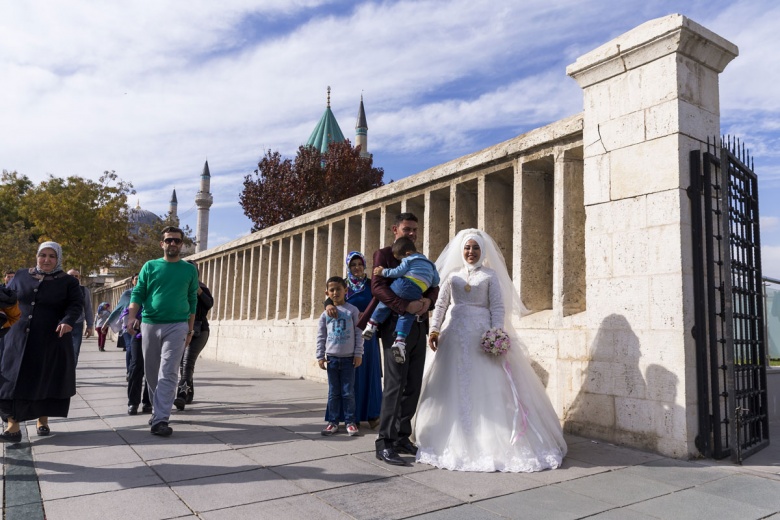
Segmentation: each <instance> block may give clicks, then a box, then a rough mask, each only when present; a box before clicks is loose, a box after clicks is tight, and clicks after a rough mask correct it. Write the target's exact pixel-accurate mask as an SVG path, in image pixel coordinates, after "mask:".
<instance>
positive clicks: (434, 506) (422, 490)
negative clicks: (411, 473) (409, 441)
mask: <svg viewBox="0 0 780 520" xmlns="http://www.w3.org/2000/svg"><path fill="white" fill-rule="evenodd" d="M316 496H317V497H318V498H319V499H320V500H322V501H324V502H326V503H328V504H330V505H331V506H333V507H334V508H336V509H338V510H339V511H343V512H345V513H347V514H348V515H350V516H351V517H353V518H362V519H371V520H379V519H385V518H387V519H392V518H409V517H413V516H415V515H420V514H423V513H428V512H430V511H437V510H439V509H443V508H447V507H452V506H455V505H458V504H461V503H462V501H460V500H458V499H456V498H453V497H451V496H449V495H446V494H444V493H441V492H439V491H436V490H433V489H430V488H426V487H424V486H420V485H419V484H417V483H416V482H413V481H411V480H409V479H407V478H404V477H390V478H385V479H381V480H375V481H372V482H365V483H362V484H358V485H354V486H349V487H345V488H339V489H331V490H328V491H322V492H320V493H317V494H316Z"/></svg>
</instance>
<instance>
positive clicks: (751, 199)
mask: <svg viewBox="0 0 780 520" xmlns="http://www.w3.org/2000/svg"><path fill="white" fill-rule="evenodd" d="M716 141H717V140H716ZM690 159H691V186H690V187H689V188H688V197H689V198H690V199H691V215H692V221H691V229H692V235H693V263H694V273H693V276H694V299H695V326H694V331H693V334H694V337H695V338H696V361H697V378H698V401H699V435H698V436H697V437H696V446H697V448H698V449H699V451H700V452H701V453H702V454H703V455H705V456H707V457H713V458H716V459H721V458H724V457H728V456H731V458H732V459H733V460H735V461H736V462H740V463H741V462H742V460H744V459H745V458H747V457H749V456H750V455H752V454H753V453H755V452H756V451H759V450H761V449H762V448H765V447H766V446H767V445H768V444H769V418H768V416H767V389H766V350H765V343H764V323H763V320H764V312H763V304H764V302H763V293H762V285H761V241H760V236H759V221H758V180H757V178H756V174H755V173H753V168H752V160H751V159H750V157H749V154H748V153H747V152H746V151H745V148H744V146H742V147H741V149H740V144H739V142H738V141H736V140H732V139H730V138H728V139H725V140H724V139H721V140H720V143H719V144H716V142H713V143H708V144H707V151H706V152H705V153H702V152H701V151H699V150H695V151H692V152H691V155H690Z"/></svg>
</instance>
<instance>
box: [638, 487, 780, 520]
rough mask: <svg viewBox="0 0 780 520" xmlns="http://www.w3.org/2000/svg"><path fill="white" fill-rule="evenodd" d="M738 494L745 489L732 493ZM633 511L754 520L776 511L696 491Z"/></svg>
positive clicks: (697, 519) (702, 519)
mask: <svg viewBox="0 0 780 520" xmlns="http://www.w3.org/2000/svg"><path fill="white" fill-rule="evenodd" d="M735 491H737V492H739V491H741V490H733V491H732V493H731V494H734V492H735ZM629 509H631V510H632V511H638V512H640V513H644V514H646V515H651V516H653V517H654V518H659V519H662V520H666V519H668V520H678V519H680V518H685V519H690V520H712V519H713V518H717V519H718V520H750V519H754V518H755V519H758V518H764V517H766V516H769V515H770V514H772V513H773V512H775V511H772V510H769V509H763V508H760V507H756V506H753V505H750V504H746V503H744V502H740V501H738V500H732V499H731V498H726V497H721V496H717V495H713V494H711V493H703V492H701V491H697V490H696V489H695V488H694V489H686V490H685V491H680V492H679V493H673V494H671V495H665V496H662V497H658V498H654V499H651V500H647V501H645V502H640V503H638V504H633V505H631V506H629Z"/></svg>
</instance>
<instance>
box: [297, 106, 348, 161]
mask: <svg viewBox="0 0 780 520" xmlns="http://www.w3.org/2000/svg"><path fill="white" fill-rule="evenodd" d="M344 141H345V139H344V134H343V133H341V128H339V123H338V121H336V116H334V115H333V111H332V110H331V109H330V107H327V108H326V109H325V113H324V114H322V117H321V118H320V122H319V123H317V126H316V127H314V131H313V132H312V133H311V135H310V136H309V140H308V141H307V142H306V144H307V145H310V146H313V147H314V148H316V149H317V150H319V151H320V153H325V152H327V151H328V146H329V145H330V143H342V142H344Z"/></svg>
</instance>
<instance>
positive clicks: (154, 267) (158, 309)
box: [127, 226, 198, 437]
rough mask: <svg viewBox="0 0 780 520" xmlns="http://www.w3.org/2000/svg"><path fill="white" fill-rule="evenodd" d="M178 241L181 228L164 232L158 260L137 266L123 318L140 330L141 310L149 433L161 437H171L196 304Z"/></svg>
mask: <svg viewBox="0 0 780 520" xmlns="http://www.w3.org/2000/svg"><path fill="white" fill-rule="evenodd" d="M183 239H184V233H183V232H182V230H181V229H179V228H177V227H173V226H168V227H166V228H165V229H163V233H162V241H161V242H160V247H162V250H163V257H162V258H158V259H156V260H149V261H148V262H146V263H145V264H144V266H143V267H142V268H141V272H140V273H138V283H137V284H136V286H135V288H134V289H133V294H132V296H130V305H129V306H128V315H127V323H128V324H130V326H131V327H132V329H133V330H139V326H138V325H139V322H138V320H137V319H136V316H137V314H138V309H139V307H140V306H143V321H142V322H141V324H140V331H141V344H142V348H143V353H144V372H145V373H146V383H147V385H148V386H149V397H150V399H151V400H152V406H153V408H154V411H153V412H152V418H151V419H150V421H149V424H151V425H152V434H153V435H161V436H163V437H167V436H169V435H170V434H171V433H173V429H172V428H171V427H170V426H168V419H169V418H170V416H171V407H172V406H173V400H174V398H175V397H176V386H177V383H178V376H179V364H180V363H181V356H182V354H183V352H184V347H185V346H186V345H188V344H189V343H190V340H191V339H192V334H193V329H192V327H193V323H194V322H195V308H196V305H197V302H198V271H197V269H196V268H195V266H194V265H192V264H190V263H187V262H185V261H184V260H182V259H181V258H180V254H181V247H182V242H183Z"/></svg>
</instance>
